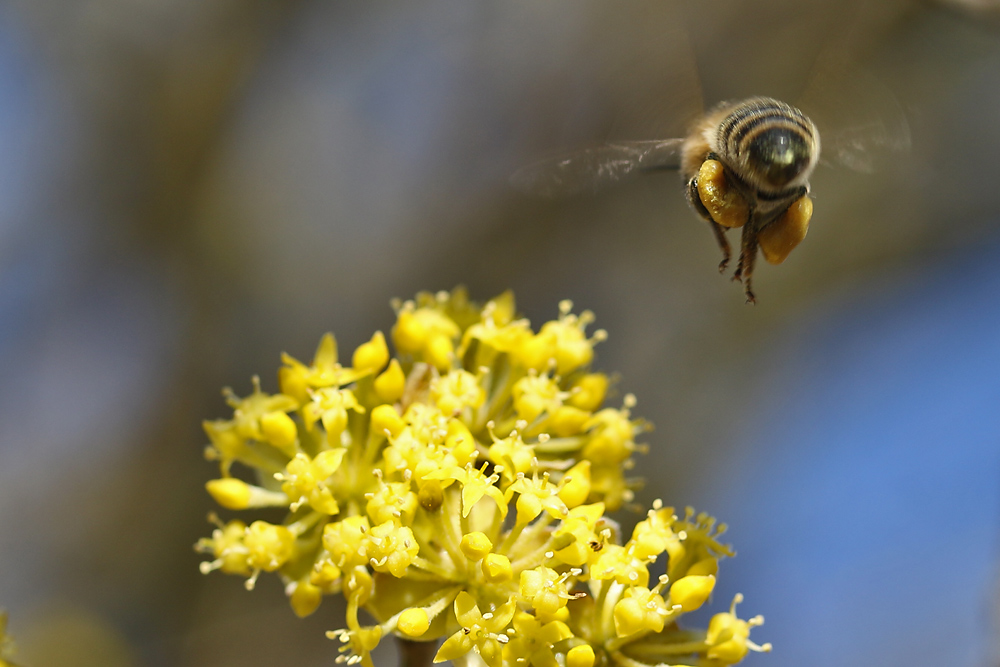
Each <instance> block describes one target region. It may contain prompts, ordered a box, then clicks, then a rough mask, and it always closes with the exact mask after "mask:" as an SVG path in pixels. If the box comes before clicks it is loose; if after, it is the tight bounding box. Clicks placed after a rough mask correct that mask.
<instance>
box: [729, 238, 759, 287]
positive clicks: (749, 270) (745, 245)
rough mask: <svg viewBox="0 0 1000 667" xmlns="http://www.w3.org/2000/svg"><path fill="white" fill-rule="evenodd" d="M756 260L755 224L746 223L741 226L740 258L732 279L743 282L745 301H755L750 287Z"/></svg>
mask: <svg viewBox="0 0 1000 667" xmlns="http://www.w3.org/2000/svg"><path fill="white" fill-rule="evenodd" d="M756 261H757V230H756V225H753V224H747V225H744V227H743V238H742V239H741V243H740V259H739V261H738V262H737V263H736V273H734V274H733V280H735V281H737V282H741V283H743V292H744V293H745V294H746V296H747V303H757V297H755V296H754V293H753V289H752V287H751V280H752V278H753V265H754V262H756Z"/></svg>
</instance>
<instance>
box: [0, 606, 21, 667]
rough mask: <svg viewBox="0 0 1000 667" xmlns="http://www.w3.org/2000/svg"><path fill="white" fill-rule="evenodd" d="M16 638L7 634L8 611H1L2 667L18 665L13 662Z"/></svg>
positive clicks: (0, 642)
mask: <svg viewBox="0 0 1000 667" xmlns="http://www.w3.org/2000/svg"><path fill="white" fill-rule="evenodd" d="M13 655H14V640H12V639H11V638H10V635H8V634H7V612H5V611H0V667H17V665H16V664H14V663H13V662H12V659H13Z"/></svg>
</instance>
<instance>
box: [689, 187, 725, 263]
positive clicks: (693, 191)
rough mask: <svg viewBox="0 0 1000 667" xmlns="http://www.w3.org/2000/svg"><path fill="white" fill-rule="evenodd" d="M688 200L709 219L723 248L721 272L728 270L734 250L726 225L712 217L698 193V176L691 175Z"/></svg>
mask: <svg viewBox="0 0 1000 667" xmlns="http://www.w3.org/2000/svg"><path fill="white" fill-rule="evenodd" d="M687 200H688V204H690V205H691V208H693V209H694V210H695V211H696V212H697V213H698V215H700V216H701V217H703V218H705V220H707V221H708V224H709V226H710V227H711V228H712V232H713V233H714V234H715V241H716V243H718V244H719V249H720V250H722V261H721V262H719V273H722V272H723V271H725V270H726V267H727V266H729V258H730V257H732V251H731V250H730V248H729V241H728V240H727V239H726V227H723V226H722V225H720V224H719V223H717V222H716V221H715V220H713V219H712V214H711V213H709V212H708V209H707V208H705V204H704V203H703V202H702V201H701V195H700V194H699V193H698V177H697V176H693V177H691V180H689V181H688V187H687Z"/></svg>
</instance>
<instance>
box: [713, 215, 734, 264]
mask: <svg viewBox="0 0 1000 667" xmlns="http://www.w3.org/2000/svg"><path fill="white" fill-rule="evenodd" d="M708 224H709V226H710V227H711V228H712V231H713V232H715V240H716V241H717V242H718V244H719V248H721V249H722V261H721V262H719V273H723V272H725V270H726V267H727V266H729V258H730V257H731V256H732V251H731V250H730V249H729V241H727V240H726V228H725V227H723V226H722V225H720V224H719V223H717V222H716V221H715V220H709V221H708Z"/></svg>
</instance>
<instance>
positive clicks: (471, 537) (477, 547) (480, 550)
mask: <svg viewBox="0 0 1000 667" xmlns="http://www.w3.org/2000/svg"><path fill="white" fill-rule="evenodd" d="M492 548H493V543H492V542H490V538H488V537H486V534H485V533H480V532H479V531H476V532H474V533H469V534H468V535H464V536H462V544H461V549H462V553H463V554H465V557H466V558H468V559H469V560H481V559H483V558H485V557H486V555H487V554H488V553H489V552H490V549H492Z"/></svg>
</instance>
